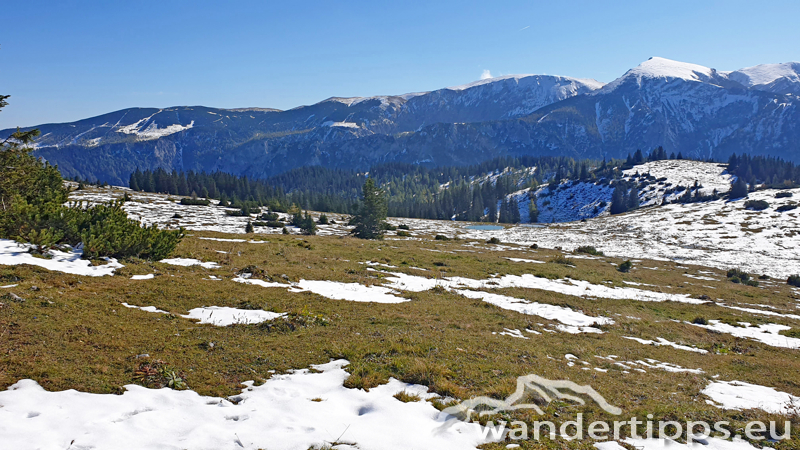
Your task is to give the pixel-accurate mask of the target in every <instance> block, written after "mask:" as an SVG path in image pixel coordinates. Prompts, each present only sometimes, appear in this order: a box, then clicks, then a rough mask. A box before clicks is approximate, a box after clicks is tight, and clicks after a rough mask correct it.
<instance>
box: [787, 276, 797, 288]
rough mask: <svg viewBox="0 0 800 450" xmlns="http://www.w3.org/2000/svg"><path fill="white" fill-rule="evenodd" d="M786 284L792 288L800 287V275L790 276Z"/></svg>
mask: <svg viewBox="0 0 800 450" xmlns="http://www.w3.org/2000/svg"><path fill="white" fill-rule="evenodd" d="M786 283H787V284H789V285H790V286H795V287H800V275H789V278H788V279H787V280H786Z"/></svg>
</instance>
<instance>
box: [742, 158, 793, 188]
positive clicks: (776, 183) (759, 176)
mask: <svg viewBox="0 0 800 450" xmlns="http://www.w3.org/2000/svg"><path fill="white" fill-rule="evenodd" d="M728 172H729V173H731V174H733V175H736V176H737V177H739V178H741V179H743V180H744V181H745V182H746V183H747V184H748V185H749V186H750V188H751V189H753V188H754V187H755V186H756V185H757V184H764V185H766V187H767V188H772V189H787V188H795V187H797V186H798V185H800V167H798V166H796V165H795V164H794V163H793V162H789V161H784V160H783V159H780V158H775V157H772V156H749V155H747V154H743V155H741V156H737V155H736V153H734V154H733V155H731V157H730V158H728Z"/></svg>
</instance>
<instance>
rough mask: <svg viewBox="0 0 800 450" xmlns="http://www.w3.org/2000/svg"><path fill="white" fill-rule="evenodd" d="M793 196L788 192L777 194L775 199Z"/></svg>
mask: <svg viewBox="0 0 800 450" xmlns="http://www.w3.org/2000/svg"><path fill="white" fill-rule="evenodd" d="M791 196H792V193H791V192H786V191H784V192H778V193H776V194H775V198H789V197H791Z"/></svg>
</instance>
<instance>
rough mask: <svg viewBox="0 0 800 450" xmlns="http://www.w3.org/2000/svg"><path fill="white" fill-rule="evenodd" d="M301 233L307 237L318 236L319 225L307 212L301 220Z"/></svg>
mask: <svg viewBox="0 0 800 450" xmlns="http://www.w3.org/2000/svg"><path fill="white" fill-rule="evenodd" d="M298 226H299V227H300V232H301V233H302V234H305V235H314V234H317V224H316V223H314V219H313V218H312V217H311V216H310V215H309V214H308V211H306V213H305V215H304V216H303V218H302V219H301V220H300V224H299V225H298Z"/></svg>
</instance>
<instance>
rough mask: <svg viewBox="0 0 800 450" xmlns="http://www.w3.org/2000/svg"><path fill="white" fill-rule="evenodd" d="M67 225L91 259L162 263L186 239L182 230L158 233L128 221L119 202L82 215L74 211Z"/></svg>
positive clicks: (85, 254) (101, 206)
mask: <svg viewBox="0 0 800 450" xmlns="http://www.w3.org/2000/svg"><path fill="white" fill-rule="evenodd" d="M70 212H71V213H72V214H71V215H72V216H73V217H72V218H71V220H69V221H68V223H67V228H68V229H69V233H70V234H73V233H74V234H79V235H80V240H81V242H83V255H84V257H88V258H99V257H102V256H110V257H113V258H128V257H137V258H142V259H153V260H159V259H164V258H166V257H167V256H169V254H170V253H172V251H173V250H174V249H175V247H176V246H177V245H178V243H179V242H180V241H181V239H183V235H184V234H183V228H181V229H179V230H172V231H170V230H159V229H158V227H157V226H156V225H151V226H149V227H148V226H141V225H140V224H139V222H137V221H135V220H133V219H129V218H128V215H127V214H126V213H125V211H123V210H122V204H121V203H120V202H112V203H109V204H107V205H97V206H95V207H93V208H89V209H88V210H85V211H82V210H77V209H71V211H70Z"/></svg>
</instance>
